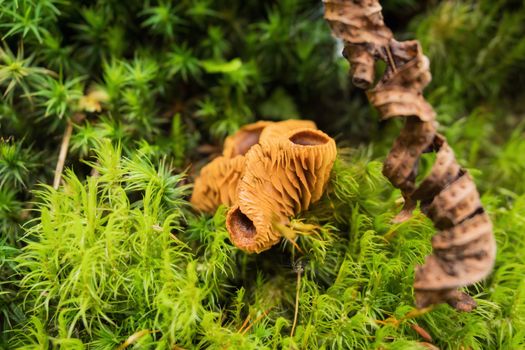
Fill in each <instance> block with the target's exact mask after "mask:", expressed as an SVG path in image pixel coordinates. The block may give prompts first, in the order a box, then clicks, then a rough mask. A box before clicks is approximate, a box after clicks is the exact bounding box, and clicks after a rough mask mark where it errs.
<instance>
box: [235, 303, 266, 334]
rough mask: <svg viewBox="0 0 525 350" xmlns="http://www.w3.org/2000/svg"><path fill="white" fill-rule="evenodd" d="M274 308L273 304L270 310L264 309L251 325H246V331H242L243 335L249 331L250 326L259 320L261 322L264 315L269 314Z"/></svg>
mask: <svg viewBox="0 0 525 350" xmlns="http://www.w3.org/2000/svg"><path fill="white" fill-rule="evenodd" d="M271 309H273V306H272V307H271V308H269V309H268V310H266V311H264V312H263V313H262V315H260V316H259V317H257V318H256V319H255V320H253V322H252V323H250V325H249V326H248V327H246V329H245V330H244V331H242V333H241V334H242V335H245V334H246V332H248V331H249V330H250V328H252V327H253V325H254V324H256V323H257V322H259V321H260V320H261V319H263V318H264V317H266V316H268V313H269V312H270V310H271Z"/></svg>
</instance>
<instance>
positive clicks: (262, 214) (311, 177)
mask: <svg viewBox="0 0 525 350" xmlns="http://www.w3.org/2000/svg"><path fill="white" fill-rule="evenodd" d="M270 140H272V139H266V138H265V139H264V140H263V139H261V144H260V145H256V146H254V147H253V148H252V149H251V150H250V151H249V152H248V153H247V154H246V163H245V169H244V172H243V174H242V177H241V179H240V181H239V185H238V192H237V196H238V202H237V204H238V205H236V206H234V207H233V208H232V209H230V211H229V213H228V218H227V228H228V231H229V233H230V237H231V240H232V242H233V243H234V244H235V245H236V246H237V247H239V248H241V249H243V250H245V251H247V252H260V251H263V250H266V249H269V248H270V247H271V246H273V245H274V244H276V243H277V242H278V241H279V240H280V238H281V233H280V232H279V230H278V229H277V228H276V227H277V226H278V225H276V224H281V225H283V224H284V225H286V224H288V222H289V218H290V217H291V216H293V215H294V214H297V213H299V212H300V211H302V210H306V209H308V207H309V206H310V204H311V203H312V202H315V201H317V200H319V198H320V197H321V195H322V193H323V191H324V189H325V187H326V184H327V182H328V179H329V175H330V171H331V169H332V166H333V163H334V161H335V156H336V152H337V151H336V146H335V142H334V140H333V139H331V138H330V137H329V136H328V135H326V134H325V133H323V132H321V131H319V130H315V129H309V128H302V129H296V130H292V131H289V132H288V133H286V134H283V135H282V136H280V137H278V138H277V139H273V142H270ZM247 223H250V224H249V225H248V224H247Z"/></svg>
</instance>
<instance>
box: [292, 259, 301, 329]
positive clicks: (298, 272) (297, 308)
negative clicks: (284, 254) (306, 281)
mask: <svg viewBox="0 0 525 350" xmlns="http://www.w3.org/2000/svg"><path fill="white" fill-rule="evenodd" d="M302 272H303V269H302V267H299V268H298V269H297V287H296V292H295V311H294V315H293V324H292V331H291V332H290V337H293V334H294V332H295V326H296V325H297V317H298V316H299V292H300V291H301V273H302Z"/></svg>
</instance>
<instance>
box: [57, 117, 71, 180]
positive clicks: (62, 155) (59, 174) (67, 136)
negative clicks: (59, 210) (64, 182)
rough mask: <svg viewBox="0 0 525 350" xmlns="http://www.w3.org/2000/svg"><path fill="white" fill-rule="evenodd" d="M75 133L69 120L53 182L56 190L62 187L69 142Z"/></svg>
mask: <svg viewBox="0 0 525 350" xmlns="http://www.w3.org/2000/svg"><path fill="white" fill-rule="evenodd" d="M72 133H73V122H71V120H68V122H67V126H66V130H64V136H63V137H62V144H61V145H60V153H59V154H58V162H57V167H56V169H55V179H54V181H53V188H54V189H55V190H57V189H58V187H59V186H60V179H61V178H62V172H63V171H64V163H65V162H66V157H67V150H68V148H69V140H71V134H72Z"/></svg>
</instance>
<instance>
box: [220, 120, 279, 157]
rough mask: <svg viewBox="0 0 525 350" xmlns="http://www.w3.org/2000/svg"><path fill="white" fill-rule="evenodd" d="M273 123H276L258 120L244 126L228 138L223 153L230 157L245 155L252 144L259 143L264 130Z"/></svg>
mask: <svg viewBox="0 0 525 350" xmlns="http://www.w3.org/2000/svg"><path fill="white" fill-rule="evenodd" d="M272 124H274V123H273V122H269V121H258V122H256V123H252V124H248V125H245V126H243V127H242V128H240V129H239V130H238V131H237V132H236V133H235V134H233V135H232V136H228V137H227V138H226V140H225V141H224V149H223V152H222V155H223V156H224V157H228V158H233V157H235V156H239V155H241V156H243V155H245V154H246V153H247V152H248V151H249V150H250V148H252V146H254V145H256V144H258V143H259V138H260V136H261V133H262V132H263V130H264V129H265V128H266V127H267V126H270V125H272Z"/></svg>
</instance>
